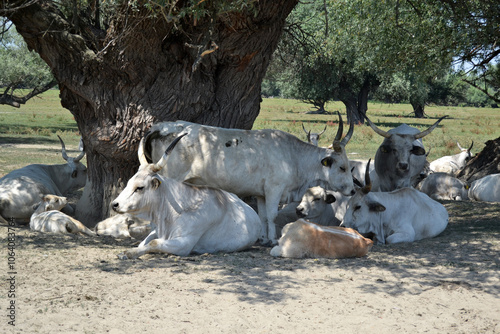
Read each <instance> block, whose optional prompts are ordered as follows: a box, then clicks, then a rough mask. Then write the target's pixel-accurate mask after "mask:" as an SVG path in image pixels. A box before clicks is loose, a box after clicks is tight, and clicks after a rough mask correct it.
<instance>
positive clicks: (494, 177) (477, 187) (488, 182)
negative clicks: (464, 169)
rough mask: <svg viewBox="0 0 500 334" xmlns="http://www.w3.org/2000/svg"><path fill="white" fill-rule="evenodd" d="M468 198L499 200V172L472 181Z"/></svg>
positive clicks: (487, 200) (485, 200)
mask: <svg viewBox="0 0 500 334" xmlns="http://www.w3.org/2000/svg"><path fill="white" fill-rule="evenodd" d="M469 198H470V199H471V200H473V201H482V202H500V174H490V175H486V176H484V177H482V178H480V179H478V180H475V181H473V182H472V184H471V186H470V188H469Z"/></svg>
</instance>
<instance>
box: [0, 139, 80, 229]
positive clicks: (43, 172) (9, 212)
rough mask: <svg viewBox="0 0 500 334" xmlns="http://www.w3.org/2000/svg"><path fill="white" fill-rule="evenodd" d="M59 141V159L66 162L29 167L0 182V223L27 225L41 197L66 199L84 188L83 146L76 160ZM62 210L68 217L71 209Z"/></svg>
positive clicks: (17, 170) (13, 172)
mask: <svg viewBox="0 0 500 334" xmlns="http://www.w3.org/2000/svg"><path fill="white" fill-rule="evenodd" d="M58 137H59V136H58ZM59 140H60V141H61V145H62V157H63V159H64V160H66V162H67V163H65V164H62V165H41V164H34V165H28V166H25V167H23V168H20V169H16V170H14V171H12V172H10V173H9V174H7V175H5V176H4V177H2V178H1V179H0V222H3V223H6V219H15V220H16V221H17V222H18V223H28V222H29V220H30V217H31V215H32V214H33V211H34V209H33V206H34V205H35V204H37V203H38V202H39V201H40V197H41V196H43V195H47V194H54V195H58V196H66V195H67V194H68V193H70V192H72V191H75V190H78V189H80V188H82V187H83V186H85V181H86V179H87V168H86V167H85V165H83V164H82V163H81V162H80V160H81V159H82V158H83V156H84V155H85V152H83V147H81V151H82V152H81V153H80V155H79V156H78V157H76V158H71V157H68V155H67V154H66V148H65V146H64V142H63V141H62V139H61V137H59ZM65 209H66V208H65ZM64 211H65V212H67V213H68V214H71V213H72V211H73V210H72V208H71V207H69V206H68V207H67V210H64Z"/></svg>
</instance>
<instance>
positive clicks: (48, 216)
mask: <svg viewBox="0 0 500 334" xmlns="http://www.w3.org/2000/svg"><path fill="white" fill-rule="evenodd" d="M67 203H68V201H67V200H66V197H60V196H56V195H45V196H43V197H42V201H41V202H40V203H39V204H38V205H37V208H36V210H35V212H34V213H33V215H31V219H30V228H31V229H32V230H34V231H40V232H52V233H60V234H66V233H73V234H86V235H91V236H94V235H95V233H94V232H92V231H91V230H89V229H88V228H87V227H86V226H85V225H83V224H82V223H81V222H80V221H78V220H76V219H74V218H72V217H70V216H68V215H67V214H65V213H63V212H61V211H59V210H61V209H62V208H63V207H64V206H65V205H66V204H67Z"/></svg>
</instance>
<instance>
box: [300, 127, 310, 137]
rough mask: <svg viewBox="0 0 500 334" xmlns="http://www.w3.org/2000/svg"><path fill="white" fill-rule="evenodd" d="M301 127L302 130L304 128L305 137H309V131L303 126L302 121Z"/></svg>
mask: <svg viewBox="0 0 500 334" xmlns="http://www.w3.org/2000/svg"><path fill="white" fill-rule="evenodd" d="M302 129H303V130H304V132H305V133H306V135H307V138H309V134H310V133H311V131H309V132H307V130H306V128H305V127H304V123H302Z"/></svg>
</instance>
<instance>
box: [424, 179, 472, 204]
mask: <svg viewBox="0 0 500 334" xmlns="http://www.w3.org/2000/svg"><path fill="white" fill-rule="evenodd" d="M468 189H469V185H468V184H467V183H466V182H464V181H462V180H459V179H457V178H456V177H454V176H451V175H449V174H446V173H432V174H430V175H429V176H427V177H426V178H425V179H424V180H423V181H422V182H421V183H420V191H421V192H423V193H425V194H427V195H428V196H429V197H430V198H432V199H435V200H450V201H465V200H468V199H469V195H468V194H467V192H468Z"/></svg>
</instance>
